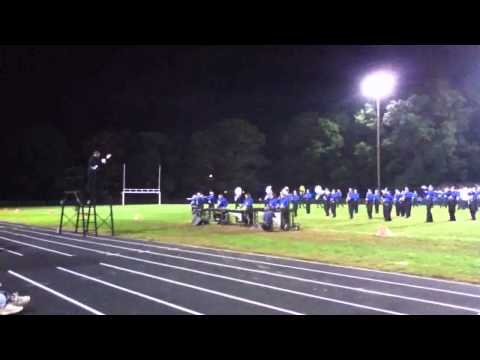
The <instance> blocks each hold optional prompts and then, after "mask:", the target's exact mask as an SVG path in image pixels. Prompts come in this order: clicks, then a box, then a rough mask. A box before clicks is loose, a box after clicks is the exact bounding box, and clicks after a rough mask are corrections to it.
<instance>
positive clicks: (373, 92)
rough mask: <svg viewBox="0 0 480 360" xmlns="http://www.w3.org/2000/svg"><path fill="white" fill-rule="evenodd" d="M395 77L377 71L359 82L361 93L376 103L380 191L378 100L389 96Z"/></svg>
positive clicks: (379, 182)
mask: <svg viewBox="0 0 480 360" xmlns="http://www.w3.org/2000/svg"><path fill="white" fill-rule="evenodd" d="M395 84H396V78H395V76H394V75H393V74H392V73H390V72H388V71H377V72H374V73H372V74H370V75H368V76H366V77H365V79H363V81H362V83H361V89H362V94H363V95H364V96H365V97H367V98H370V99H374V100H375V101H376V103H377V187H378V190H379V191H380V189H381V181H380V122H381V113H380V100H382V99H384V98H386V97H388V96H390V95H391V94H392V93H393V90H394V88H395Z"/></svg>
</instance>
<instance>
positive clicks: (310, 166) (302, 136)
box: [280, 112, 344, 186]
mask: <svg viewBox="0 0 480 360" xmlns="http://www.w3.org/2000/svg"><path fill="white" fill-rule="evenodd" d="M343 146H344V141H343V136H342V134H341V132H340V126H339V125H338V124H337V123H336V122H334V121H332V120H331V119H329V118H326V117H321V116H320V115H319V114H318V113H316V112H309V113H303V114H300V115H298V116H296V117H294V118H293V119H292V121H290V123H289V124H288V126H287V127H286V129H285V132H284V133H283V134H282V149H281V152H282V153H283V154H284V155H283V157H282V159H281V161H280V164H281V166H280V169H282V170H283V171H285V170H287V171H288V173H287V174H284V176H283V177H282V178H281V180H282V181H284V182H285V183H289V182H290V181H291V180H292V179H295V181H297V182H298V184H300V183H303V184H310V185H313V184H314V183H315V184H317V183H321V184H325V185H327V186H328V185H329V184H330V185H333V184H334V182H335V181H334V180H335V178H336V177H338V174H336V171H337V170H338V169H339V168H338V165H339V158H340V154H341V153H340V150H341V149H342V148H343Z"/></svg>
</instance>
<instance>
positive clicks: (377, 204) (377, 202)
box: [373, 189, 381, 214]
mask: <svg viewBox="0 0 480 360" xmlns="http://www.w3.org/2000/svg"><path fill="white" fill-rule="evenodd" d="M374 198H375V200H374V202H373V203H374V205H375V214H378V213H379V209H380V200H381V196H380V190H378V189H376V190H375V194H374Z"/></svg>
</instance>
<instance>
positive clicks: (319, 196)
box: [314, 185, 328, 216]
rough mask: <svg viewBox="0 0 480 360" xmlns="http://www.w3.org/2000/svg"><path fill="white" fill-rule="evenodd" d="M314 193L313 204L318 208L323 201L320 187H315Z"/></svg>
mask: <svg viewBox="0 0 480 360" xmlns="http://www.w3.org/2000/svg"><path fill="white" fill-rule="evenodd" d="M314 191H315V202H316V203H317V208H319V207H320V204H321V203H322V200H323V195H324V192H323V189H322V187H321V186H320V185H317V186H315V189H314ZM327 216H328V215H327Z"/></svg>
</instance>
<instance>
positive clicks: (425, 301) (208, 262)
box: [19, 234, 480, 313]
mask: <svg viewBox="0 0 480 360" xmlns="http://www.w3.org/2000/svg"><path fill="white" fill-rule="evenodd" d="M19 235H20V236H25V237H29V238H32V239H37V238H35V237H32V236H29V235H22V234H19ZM44 236H48V235H44ZM38 240H40V241H50V240H43V239H38ZM70 240H73V241H77V242H81V243H87V244H93V245H96V246H105V247H112V248H119V249H123V250H129V251H133V252H137V253H145V251H142V250H140V249H134V248H127V247H125V246H117V245H110V244H99V243H95V242H93V241H88V240H80V239H70ZM55 243H58V242H55ZM59 244H61V245H63V246H67V247H68V246H74V247H77V248H81V247H79V246H76V245H71V244H65V243H59ZM87 249H88V248H87ZM90 250H92V249H90ZM94 251H97V252H99V251H98V250H94ZM147 253H148V254H150V255H154V256H163V257H167V258H172V259H178V260H185V261H190V262H195V263H200V264H207V265H212V266H219V267H224V268H230V269H234V270H240V271H246V272H253V273H258V274H263V275H267V276H273V277H278V278H284V279H289V280H295V281H300V282H305V283H312V284H317V285H323V286H330V287H335V288H340V289H345V290H350V291H356V292H361V293H364V294H365V293H366V294H371V295H377V296H385V297H391V298H397V299H402V300H408V301H414V302H420V303H425V304H430V305H436V306H443V307H448V308H452V309H458V310H466V311H471V312H475V313H478V312H480V309H477V308H471V307H466V306H461V305H455V304H449V303H444V302H439V301H433V300H427V299H422V298H417V297H411V296H403V295H397V294H392V293H387V292H383V291H376V290H368V289H364V288H359V287H352V286H347V285H340V284H335V283H330V282H324V281H318V280H313V279H306V278H302V277H298V276H292V275H285V274H278V273H272V272H269V271H265V270H256V269H250V268H245V267H240V266H234V265H227V264H221V263H216V262H212V261H204V260H199V259H193V258H188V257H183V256H177V255H169V254H162V253H154V252H151V251H147ZM110 255H113V256H122V255H120V254H110ZM136 259H138V258H136Z"/></svg>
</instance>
